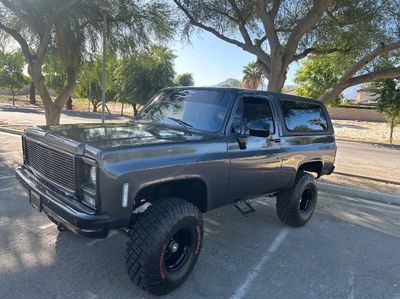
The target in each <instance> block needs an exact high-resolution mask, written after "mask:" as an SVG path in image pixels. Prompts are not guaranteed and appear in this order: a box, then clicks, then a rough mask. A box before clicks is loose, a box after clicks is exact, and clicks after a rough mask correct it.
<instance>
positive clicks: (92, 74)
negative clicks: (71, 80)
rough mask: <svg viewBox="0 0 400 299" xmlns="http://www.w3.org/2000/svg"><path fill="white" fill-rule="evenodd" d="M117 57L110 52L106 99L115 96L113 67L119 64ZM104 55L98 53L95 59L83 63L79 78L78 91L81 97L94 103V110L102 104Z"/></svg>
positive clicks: (111, 98)
mask: <svg viewBox="0 0 400 299" xmlns="http://www.w3.org/2000/svg"><path fill="white" fill-rule="evenodd" d="M117 63H118V62H117V58H116V57H115V56H114V55H111V53H108V55H107V60H106V78H107V81H106V100H107V101H111V100H114V98H115V88H114V85H113V84H114V81H113V80H112V75H113V69H114V68H115V65H117ZM101 81H102V56H101V55H96V56H95V57H94V59H93V60H90V61H87V62H84V63H83V66H82V68H81V70H80V73H79V75H78V80H77V86H76V92H77V94H78V95H79V96H80V97H81V98H86V99H88V100H89V101H90V102H91V104H92V107H93V108H92V109H93V112H97V109H98V108H99V106H100V104H101V91H102V90H101Z"/></svg>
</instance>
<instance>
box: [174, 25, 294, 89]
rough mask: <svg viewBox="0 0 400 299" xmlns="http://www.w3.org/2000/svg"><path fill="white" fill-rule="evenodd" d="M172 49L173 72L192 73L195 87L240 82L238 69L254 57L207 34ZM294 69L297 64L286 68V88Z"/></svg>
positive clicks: (198, 35) (197, 35)
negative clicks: (232, 81) (228, 81)
mask: <svg viewBox="0 0 400 299" xmlns="http://www.w3.org/2000/svg"><path fill="white" fill-rule="evenodd" d="M172 48H173V49H174V51H175V53H176V55H177V56H178V57H177V58H176V59H175V71H176V72H177V73H178V74H179V73H185V72H189V73H192V74H193V77H194V80H195V83H196V85H197V86H210V85H216V84H218V83H221V82H223V81H225V80H226V79H228V78H234V79H238V80H241V79H242V77H243V73H242V68H243V67H244V66H245V65H246V64H247V63H249V62H251V61H255V60H256V59H255V56H254V55H252V54H249V53H247V52H245V51H243V50H242V49H240V48H239V47H237V46H235V45H232V44H229V43H227V42H225V41H222V40H220V39H219V38H217V37H215V36H214V35H212V34H211V33H208V32H201V33H199V34H194V35H193V36H192V37H191V44H185V43H182V42H180V41H177V42H176V43H175V44H174V45H172ZM297 69H298V64H294V63H293V64H292V65H291V66H290V69H289V74H288V79H287V81H286V84H292V83H293V77H294V74H295V73H296V70H297Z"/></svg>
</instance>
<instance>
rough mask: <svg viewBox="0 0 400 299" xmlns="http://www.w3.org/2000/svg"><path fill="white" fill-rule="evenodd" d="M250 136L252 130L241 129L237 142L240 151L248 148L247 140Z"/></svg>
mask: <svg viewBox="0 0 400 299" xmlns="http://www.w3.org/2000/svg"><path fill="white" fill-rule="evenodd" d="M249 135H250V130H249V129H248V128H246V127H243V128H241V129H240V132H239V133H238V134H237V141H238V143H239V148H240V149H246V148H247V139H248V137H249Z"/></svg>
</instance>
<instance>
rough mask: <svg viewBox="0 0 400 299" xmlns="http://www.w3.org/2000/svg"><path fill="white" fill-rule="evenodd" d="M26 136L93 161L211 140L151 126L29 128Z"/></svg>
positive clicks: (161, 126) (202, 136)
mask: <svg viewBox="0 0 400 299" xmlns="http://www.w3.org/2000/svg"><path fill="white" fill-rule="evenodd" d="M25 135H26V136H27V137H28V138H29V137H31V138H32V139H34V140H37V141H39V142H42V143H44V144H47V145H49V146H54V147H57V148H60V149H63V150H66V151H68V152H72V153H75V154H82V155H85V156H89V157H92V158H95V157H96V155H97V154H98V153H99V152H100V151H103V150H109V149H115V148H123V147H132V146H140V145H152V144H165V143H179V142H185V141H199V140H204V139H209V138H210V135H209V134H205V133H202V132H198V131H192V130H190V131H188V130H186V129H184V128H182V129H180V128H178V127H175V126H174V127H171V126H165V125H162V124H149V123H127V124H120V123H108V124H105V125H101V124H72V125H60V126H41V127H37V128H30V129H28V130H27V131H26V132H25Z"/></svg>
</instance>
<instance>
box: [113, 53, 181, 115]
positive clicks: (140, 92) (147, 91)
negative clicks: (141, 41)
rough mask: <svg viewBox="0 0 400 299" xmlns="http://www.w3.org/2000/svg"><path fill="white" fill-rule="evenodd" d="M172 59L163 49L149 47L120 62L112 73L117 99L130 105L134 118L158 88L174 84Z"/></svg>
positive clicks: (172, 55) (172, 54)
mask: <svg viewBox="0 0 400 299" xmlns="http://www.w3.org/2000/svg"><path fill="white" fill-rule="evenodd" d="M175 57H176V56H175V54H174V53H173V52H172V51H171V50H169V49H168V48H166V47H163V46H152V47H150V48H148V49H145V50H143V51H141V52H139V53H137V54H135V55H131V56H128V57H125V58H124V59H122V60H121V61H120V63H119V66H118V67H117V68H116V70H115V73H114V80H115V85H116V88H117V90H118V93H117V97H118V99H119V100H120V101H121V102H129V103H130V104H131V105H132V108H133V113H134V115H135V116H136V115H137V113H138V112H139V108H140V107H141V106H142V105H143V104H145V103H146V102H148V101H149V100H150V99H151V98H152V97H153V96H154V95H155V94H156V93H157V92H158V91H159V90H160V89H163V88H165V87H169V86H173V85H174V77H175V71H174V59H175Z"/></svg>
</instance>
